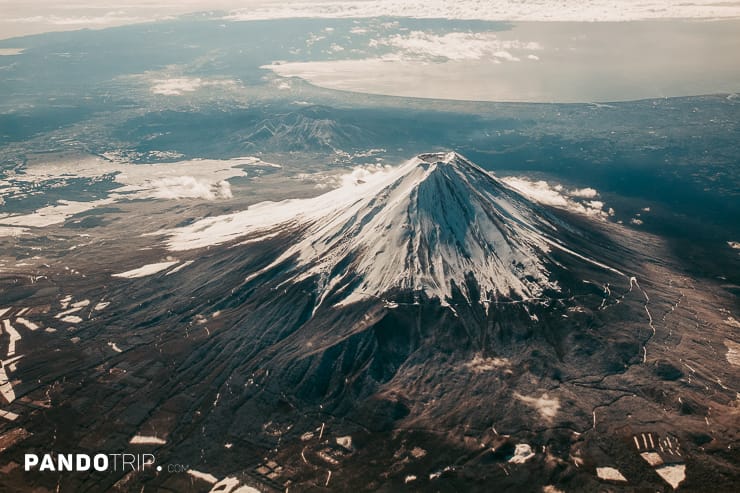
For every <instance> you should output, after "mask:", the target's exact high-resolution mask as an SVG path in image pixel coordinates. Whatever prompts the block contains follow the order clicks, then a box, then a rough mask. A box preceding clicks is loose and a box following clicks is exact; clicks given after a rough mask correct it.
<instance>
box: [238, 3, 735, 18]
mask: <svg viewBox="0 0 740 493" xmlns="http://www.w3.org/2000/svg"><path fill="white" fill-rule="evenodd" d="M301 17H313V18H358V19H359V18H371V17H412V18H421V19H460V20H487V21H586V22H591V21H627V20H644V19H666V18H672V19H686V18H705V19H706V18H722V17H740V4H738V3H736V2H718V1H717V0H693V1H692V2H686V1H685V0H620V1H619V2H614V1H610V0H587V1H586V2H584V1H580V0H564V1H556V0H530V1H526V2H522V1H521V0H502V1H497V2H491V1H490V0H458V1H455V2H449V1H444V0H407V1H398V0H375V1H372V2H370V1H367V0H323V1H317V2H314V1H306V0H299V1H285V2H259V1H257V2H255V3H254V4H253V5H250V6H249V8H237V9H235V10H233V11H231V13H230V14H229V15H228V16H227V17H226V18H227V19H229V20H235V21H247V20H264V19H284V18H301Z"/></svg>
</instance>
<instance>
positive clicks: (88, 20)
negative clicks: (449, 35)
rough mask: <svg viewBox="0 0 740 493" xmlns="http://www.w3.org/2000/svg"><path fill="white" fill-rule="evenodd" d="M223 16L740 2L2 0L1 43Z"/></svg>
mask: <svg viewBox="0 0 740 493" xmlns="http://www.w3.org/2000/svg"><path fill="white" fill-rule="evenodd" d="M204 11H223V12H224V14H223V16H224V17H225V18H226V19H228V20H232V21H239V20H253V19H276V18H291V17H323V18H339V17H344V18H347V17H375V16H382V15H388V16H399V17H421V18H450V19H480V20H512V21H523V20H537V21H625V20H638V19H656V18H658V19H660V18H702V19H715V18H740V0H738V1H736V0H724V1H717V0H524V1H522V0H501V1H497V2H491V1H490V0H457V1H447V0H406V1H402V2H401V1H398V0H319V1H305V0H241V1H239V0H98V1H95V2H93V1H76V2H75V1H74V0H71V1H69V0H23V1H19V0H0V39H7V38H13V37H17V36H24V35H29V34H38V33H43V32H49V31H63V30H75V29H83V28H90V29H102V28H106V27H112V26H119V25H125V24H132V23H140V22H150V21H156V20H162V19H167V18H171V17H173V16H178V15H182V14H186V13H193V12H204Z"/></svg>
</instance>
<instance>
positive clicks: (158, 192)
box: [144, 176, 233, 200]
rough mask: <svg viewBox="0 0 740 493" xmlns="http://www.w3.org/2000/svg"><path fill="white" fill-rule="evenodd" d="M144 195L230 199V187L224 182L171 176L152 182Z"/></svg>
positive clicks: (171, 197)
mask: <svg viewBox="0 0 740 493" xmlns="http://www.w3.org/2000/svg"><path fill="white" fill-rule="evenodd" d="M150 186H151V190H150V191H148V192H146V193H145V194H144V195H148V196H149V197H152V198H156V199H205V200H216V199H230V198H231V197H232V196H233V195H232V194H231V186H230V185H229V182H227V181H226V180H222V181H219V182H217V183H211V182H209V181H207V180H198V179H196V178H194V177H192V176H173V177H169V178H163V179H161V180H154V181H153V182H151V185H150Z"/></svg>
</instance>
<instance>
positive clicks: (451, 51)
mask: <svg viewBox="0 0 740 493" xmlns="http://www.w3.org/2000/svg"><path fill="white" fill-rule="evenodd" d="M369 46H370V47H371V48H377V47H383V46H385V47H390V48H392V49H394V50H395V52H394V53H395V54H396V55H397V56H398V57H400V58H403V59H408V60H428V59H434V58H444V59H447V60H482V59H493V60H503V61H516V62H518V61H519V57H517V56H515V55H513V54H512V53H511V51H512V50H517V51H536V50H542V49H543V47H542V45H541V44H539V43H537V42H534V41H529V42H523V41H518V40H505V39H499V37H498V36H497V34H496V33H493V32H477V33H461V32H453V33H447V34H443V35H439V34H434V33H428V32H424V31H412V32H410V33H408V34H403V35H401V34H395V35H392V36H388V37H386V38H381V39H372V40H370V42H369Z"/></svg>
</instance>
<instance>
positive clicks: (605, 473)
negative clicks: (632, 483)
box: [596, 467, 627, 483]
mask: <svg viewBox="0 0 740 493" xmlns="http://www.w3.org/2000/svg"><path fill="white" fill-rule="evenodd" d="M596 475H597V476H598V477H599V479H603V480H605V481H618V482H620V483H626V482H627V478H625V477H624V476H623V475H622V473H621V472H619V470H618V469H615V468H613V467H597V468H596Z"/></svg>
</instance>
